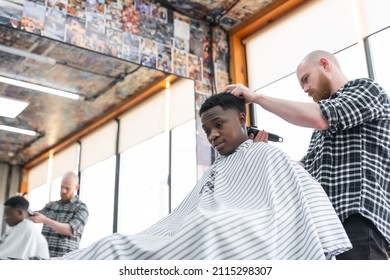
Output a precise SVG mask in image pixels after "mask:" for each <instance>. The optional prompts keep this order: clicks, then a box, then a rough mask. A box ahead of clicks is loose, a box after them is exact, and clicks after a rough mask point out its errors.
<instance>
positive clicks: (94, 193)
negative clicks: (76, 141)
mask: <svg viewBox="0 0 390 280" xmlns="http://www.w3.org/2000/svg"><path fill="white" fill-rule="evenodd" d="M115 159H116V156H115V155H114V156H111V157H109V158H108V159H106V160H103V161H100V162H98V163H96V164H94V165H92V166H90V167H88V168H87V169H85V170H84V171H83V172H82V173H81V182H80V199H81V200H82V201H83V202H84V203H85V204H86V205H87V207H88V211H89V218H88V222H87V224H86V225H85V229H84V233H83V237H82V239H81V244H80V247H85V246H88V245H90V244H91V243H93V242H95V241H97V240H98V239H100V238H102V237H104V236H107V235H109V234H111V233H112V229H113V216H114V191H115V164H116V160H115Z"/></svg>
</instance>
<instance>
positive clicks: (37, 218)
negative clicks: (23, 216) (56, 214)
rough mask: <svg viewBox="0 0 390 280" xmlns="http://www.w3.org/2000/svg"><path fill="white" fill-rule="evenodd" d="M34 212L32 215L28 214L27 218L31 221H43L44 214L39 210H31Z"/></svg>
mask: <svg viewBox="0 0 390 280" xmlns="http://www.w3.org/2000/svg"><path fill="white" fill-rule="evenodd" d="M33 213H34V216H29V217H28V218H29V219H30V220H31V221H33V222H34V223H43V222H44V220H45V218H46V216H45V215H43V214H42V213H40V212H33Z"/></svg>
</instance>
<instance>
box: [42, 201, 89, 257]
mask: <svg viewBox="0 0 390 280" xmlns="http://www.w3.org/2000/svg"><path fill="white" fill-rule="evenodd" d="M39 212H41V213H42V214H43V215H45V216H47V217H48V218H50V219H52V220H55V221H57V222H60V223H68V224H70V226H71V227H72V229H73V234H74V235H73V237H70V236H66V235H63V234H59V233H57V232H55V231H54V230H53V229H51V228H50V227H48V226H46V225H44V226H43V228H42V234H43V235H44V236H45V237H46V240H47V243H48V245H49V252H50V257H62V256H63V255H65V254H66V253H68V252H70V251H73V250H76V249H78V248H79V245H80V240H81V236H82V234H83V231H84V226H85V224H86V223H87V221H88V215H89V213H88V208H87V205H85V203H83V202H82V201H81V200H80V199H79V198H78V196H75V197H73V198H72V199H71V200H70V201H69V202H62V201H61V200H58V201H52V202H49V203H47V204H46V206H45V207H44V208H43V209H42V210H40V211H39Z"/></svg>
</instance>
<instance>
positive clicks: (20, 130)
mask: <svg viewBox="0 0 390 280" xmlns="http://www.w3.org/2000/svg"><path fill="white" fill-rule="evenodd" d="M0 129H1V130H5V131H9V132H15V133H21V134H26V135H30V136H35V134H37V133H36V132H35V131H33V130H28V129H23V128H17V127H13V126H8V125H2V124H0Z"/></svg>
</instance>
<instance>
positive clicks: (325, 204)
mask: <svg viewBox="0 0 390 280" xmlns="http://www.w3.org/2000/svg"><path fill="white" fill-rule="evenodd" d="M350 248H351V244H350V242H349V239H348V237H347V235H346V233H345V231H344V229H343V226H342V225H341V223H340V221H339V219H338V217H337V215H336V213H335V211H334V209H333V207H332V205H331V203H330V202H329V199H328V198H327V196H326V194H325V192H324V191H323V189H322V187H321V186H320V185H319V184H318V183H317V182H316V181H315V180H314V179H312V177H310V175H309V174H308V173H307V172H306V171H305V170H304V169H303V168H302V167H300V166H298V164H297V163H294V162H293V161H292V160H290V159H289V158H288V157H287V156H286V155H285V154H284V153H283V152H281V151H280V150H279V149H278V148H276V147H274V146H271V145H269V144H265V143H253V141H252V140H248V141H246V142H244V143H242V144H241V145H240V146H239V147H238V148H237V150H236V151H235V152H234V153H233V154H231V155H228V156H220V157H219V158H217V160H216V161H215V162H214V164H213V165H212V166H211V167H210V169H209V170H208V171H207V172H206V173H205V174H204V176H203V178H202V179H201V180H200V181H199V182H198V184H197V185H196V186H195V187H194V189H193V190H192V191H191V192H190V193H189V194H188V195H187V197H186V198H185V199H184V200H183V202H182V203H181V204H180V205H179V206H178V207H177V208H176V209H175V210H174V211H173V212H172V213H171V214H169V215H168V216H166V217H165V218H164V219H162V220H160V221H159V222H158V223H156V224H154V225H153V226H151V227H149V228H148V229H146V230H144V231H143V232H140V233H138V234H136V235H123V234H119V233H116V234H113V235H110V236H107V237H105V238H103V239H101V240H99V241H97V242H95V243H94V244H92V245H91V246H89V247H87V248H84V249H79V250H76V251H73V252H70V253H68V254H67V255H65V256H64V259H122V260H126V259H141V260H145V259H187V260H188V259H218V260H223V259H235V260H238V259H247V260H255V259H274V260H284V259H324V258H326V257H327V258H328V257H332V256H335V255H337V254H339V253H341V252H344V251H346V250H349V249H350Z"/></svg>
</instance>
